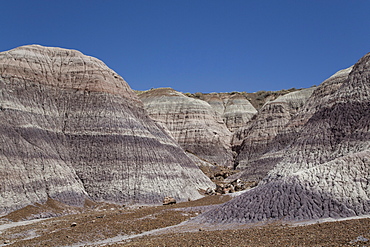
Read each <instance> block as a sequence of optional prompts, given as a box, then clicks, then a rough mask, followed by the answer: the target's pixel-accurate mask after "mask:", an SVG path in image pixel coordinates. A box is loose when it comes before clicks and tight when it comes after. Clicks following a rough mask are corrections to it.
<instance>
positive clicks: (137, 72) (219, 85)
mask: <svg viewBox="0 0 370 247" xmlns="http://www.w3.org/2000/svg"><path fill="white" fill-rule="evenodd" d="M0 8H1V15H0V21H1V27H0V32H1V39H0V51H5V50H9V49H12V48H15V47H17V46H21V45H26V44H40V45H45V46H57V47H63V48H71V49H76V50H80V51H81V52H83V53H84V54H87V55H91V56H94V57H97V58H99V59H101V60H103V61H104V62H105V63H106V64H107V65H108V66H109V67H110V68H112V69H113V70H115V71H116V72H117V73H118V74H120V75H121V76H122V77H123V78H125V80H126V81H127V82H128V83H129V85H130V86H131V88H133V89H137V90H146V89H150V88H157V87H172V88H174V89H176V90H178V91H182V92H192V93H195V92H231V91H246V92H255V91H258V90H279V89H288V88H292V87H296V88H302V87H310V86H312V85H318V84H320V83H321V82H322V81H323V80H325V79H326V78H328V77H329V76H330V75H332V74H333V73H335V72H336V71H337V70H340V69H343V68H346V67H349V66H351V65H353V64H354V63H356V62H357V61H358V59H360V58H361V57H362V56H363V55H365V54H366V53H367V52H370V15H369V13H368V12H369V10H370V1H369V0H347V1H340V0H338V1H333V0H305V1H303V0H291V1H284V0H281V1H277V0H270V1H265V0H258V1H257V0H254V1H249V0H182V1H180V0H117V1H109V0H105V1H103V0H102V1H93V0H89V1H87V0H85V1H82V0H74V1H69V0H63V1H54V0H49V1H38V0H32V1H29V0H27V1H19V0H12V1H6V0H3V1H0Z"/></svg>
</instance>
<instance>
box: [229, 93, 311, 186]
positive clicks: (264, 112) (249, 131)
mask: <svg viewBox="0 0 370 247" xmlns="http://www.w3.org/2000/svg"><path fill="white" fill-rule="evenodd" d="M314 90H315V87H311V88H308V89H303V90H300V91H296V92H292V93H288V94H286V95H283V96H280V97H278V98H277V99H276V100H274V101H270V102H268V103H266V104H265V105H264V106H263V107H262V108H261V109H260V111H259V112H258V114H257V115H256V116H255V118H254V119H253V121H250V122H249V123H248V124H246V125H245V126H244V127H241V128H239V129H238V130H237V131H236V132H235V133H234V135H233V139H232V145H233V146H234V148H235V149H236V150H237V151H238V157H237V159H236V162H235V164H236V167H237V168H238V169H242V170H244V171H243V175H242V174H237V175H235V176H234V177H243V178H244V179H248V180H251V181H252V180H253V181H258V180H260V179H262V178H263V177H264V176H266V175H267V172H268V171H269V170H271V168H272V167H270V166H269V165H268V164H267V163H263V164H261V165H257V164H256V161H258V159H259V158H260V157H261V156H262V155H263V154H264V153H266V152H268V151H270V150H271V148H272V147H273V146H274V145H276V144H275V141H276V140H275V138H276V136H277V135H278V133H279V132H281V131H282V130H284V128H286V126H287V124H288V123H289V122H290V120H291V119H292V118H293V117H294V116H295V115H296V113H297V111H298V110H299V109H301V108H302V107H303V105H304V103H305V102H306V101H307V99H308V98H309V97H310V96H311V94H312V92H313V91H314ZM234 177H232V178H230V179H233V178H234Z"/></svg>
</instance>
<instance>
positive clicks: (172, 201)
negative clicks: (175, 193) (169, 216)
mask: <svg viewBox="0 0 370 247" xmlns="http://www.w3.org/2000/svg"><path fill="white" fill-rule="evenodd" d="M171 204H176V199H175V198H173V197H171V196H166V197H165V198H164V199H163V205H171Z"/></svg>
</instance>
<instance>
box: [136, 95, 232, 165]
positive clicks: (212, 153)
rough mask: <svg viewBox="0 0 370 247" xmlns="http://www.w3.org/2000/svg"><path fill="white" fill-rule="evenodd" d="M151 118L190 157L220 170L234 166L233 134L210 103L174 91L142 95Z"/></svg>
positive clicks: (140, 96)
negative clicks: (231, 142)
mask: <svg viewBox="0 0 370 247" xmlns="http://www.w3.org/2000/svg"><path fill="white" fill-rule="evenodd" d="M139 98H140V99H141V100H142V101H143V103H144V106H145V109H146V111H147V112H148V114H149V116H150V117H151V118H152V119H154V120H155V121H156V122H157V123H158V124H159V125H160V126H162V127H163V128H165V129H166V130H168V131H169V133H170V134H171V135H172V137H173V138H174V139H175V140H176V141H177V142H178V144H179V145H180V146H181V147H182V148H183V149H184V150H186V151H188V152H189V153H192V154H194V155H196V156H198V157H199V158H201V159H203V160H205V161H207V162H209V163H212V164H217V165H221V166H229V167H232V166H233V152H232V150H231V146H230V140H231V133H230V131H229V130H228V129H227V127H226V126H225V124H224V123H223V121H222V119H221V116H220V115H218V114H217V112H216V111H215V110H214V109H213V108H212V107H211V106H210V105H209V104H208V103H207V102H204V101H202V100H199V99H194V98H190V97H187V96H185V95H184V94H182V93H180V92H177V91H175V90H173V89H171V88H159V89H152V90H149V91H146V92H144V93H141V94H139Z"/></svg>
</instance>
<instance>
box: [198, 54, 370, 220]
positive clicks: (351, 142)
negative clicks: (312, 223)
mask: <svg viewBox="0 0 370 247" xmlns="http://www.w3.org/2000/svg"><path fill="white" fill-rule="evenodd" d="M347 72H348V70H347V71H344V72H343V73H340V74H339V75H338V74H337V76H335V77H332V78H329V81H328V82H327V83H323V84H322V85H320V86H319V87H318V88H317V89H316V90H315V91H314V92H313V94H312V95H311V98H310V99H309V100H307V102H306V105H305V106H304V107H302V109H301V110H300V112H299V113H297V116H300V115H301V114H304V113H303V112H302V111H305V112H308V119H307V120H305V121H301V123H302V126H301V127H300V128H298V129H297V132H296V133H295V134H294V135H291V138H292V140H291V141H290V142H289V145H287V146H286V147H285V148H284V149H283V151H284V155H283V158H282V159H281V160H280V161H279V162H278V163H277V164H276V166H275V167H274V168H273V170H271V171H270V172H269V173H268V175H267V176H266V177H265V178H264V179H263V180H262V182H261V183H259V185H258V186H257V187H256V188H254V189H252V190H250V191H247V192H245V193H244V194H242V195H240V196H239V197H237V198H235V199H233V200H231V201H229V202H227V203H225V204H223V205H221V206H219V207H218V208H217V209H215V210H210V211H208V212H206V213H204V214H203V215H201V216H200V217H199V218H198V219H197V220H198V221H200V222H239V223H249V222H258V221H264V220H308V219H319V218H328V217H331V218H343V217H350V216H359V215H366V214H369V213H370V200H369V197H370V194H369V192H370V183H369V177H370V115H369V112H370V53H368V54H367V55H365V56H364V57H363V58H361V59H360V60H359V61H358V62H357V63H356V65H354V67H353V68H352V69H351V72H350V73H349V74H348V73H347ZM346 74H347V78H346V79H344V80H343V77H345V75H346ZM338 76H339V77H338ZM335 80H338V81H339V84H340V85H339V86H337V85H335V84H336V83H335ZM330 88H337V90H334V91H331V90H330ZM324 91H329V95H330V97H329V96H328V97H325V98H324V99H322V100H318V101H317V102H314V100H313V99H314V98H316V97H317V96H318V95H320V94H322V93H323V92H324ZM331 92H332V93H331ZM306 107H307V109H308V110H306V109H305V108H306Z"/></svg>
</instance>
